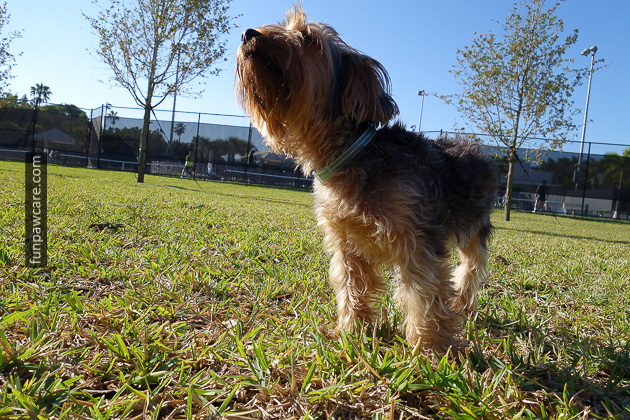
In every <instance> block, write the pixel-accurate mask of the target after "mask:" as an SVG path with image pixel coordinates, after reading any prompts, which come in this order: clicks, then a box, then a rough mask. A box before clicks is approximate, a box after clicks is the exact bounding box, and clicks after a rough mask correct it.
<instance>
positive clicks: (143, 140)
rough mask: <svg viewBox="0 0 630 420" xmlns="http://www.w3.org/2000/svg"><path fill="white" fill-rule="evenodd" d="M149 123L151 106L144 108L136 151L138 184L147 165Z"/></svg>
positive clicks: (142, 181) (142, 180)
mask: <svg viewBox="0 0 630 420" xmlns="http://www.w3.org/2000/svg"><path fill="white" fill-rule="evenodd" d="M150 122H151V104H150V102H147V104H146V105H145V106H144V121H143V123H142V132H141V133H140V148H139V149H138V182H139V183H144V173H145V170H146V165H147V146H148V144H149V123H150Z"/></svg>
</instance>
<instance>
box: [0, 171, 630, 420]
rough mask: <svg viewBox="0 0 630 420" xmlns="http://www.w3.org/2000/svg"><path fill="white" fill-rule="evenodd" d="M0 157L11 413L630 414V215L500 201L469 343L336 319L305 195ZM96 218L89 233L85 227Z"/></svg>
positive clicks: (4, 402) (1, 324)
mask: <svg viewBox="0 0 630 420" xmlns="http://www.w3.org/2000/svg"><path fill="white" fill-rule="evenodd" d="M145 181H146V183H145V184H138V183H136V179H135V175H134V174H131V173H121V172H108V171H100V170H90V169H82V168H67V167H59V166H49V167H48V187H49V188H48V231H49V234H48V235H49V237H48V267H47V268H45V269H37V270H35V269H27V268H25V266H24V256H23V255H24V252H23V241H24V240H23V236H24V165H23V164H20V163H15V162H0V418H9V419H18V418H19V419H22V418H33V419H35V418H37V419H39V418H41V419H47V418H55V419H58V418H61V419H123V418H124V419H145V418H147V419H149V418H156V419H158V418H159V419H193V418H195V419H223V418H225V419H293V418H298V419H302V418H304V419H310V418H319V419H391V420H394V419H396V420H398V419H436V418H445V419H512V418H520V419H600V418H612V419H630V355H629V350H630V344H629V343H628V337H630V224H628V223H623V222H613V221H598V220H577V219H570V218H558V219H556V218H554V217H553V216H551V215H544V214H528V213H513V215H512V221H511V222H504V221H503V220H502V215H501V214H500V213H496V214H495V215H494V217H493V223H494V224H495V226H496V232H495V235H494V238H493V240H492V242H491V244H490V258H491V261H490V279H489V281H488V283H487V284H486V285H485V287H484V289H483V291H482V292H481V295H480V300H479V312H478V313H477V314H476V315H475V316H474V317H472V318H471V319H470V320H469V321H468V324H467V325H466V326H465V333H466V339H467V340H468V345H467V347H466V350H465V351H464V352H462V353H460V354H458V355H456V356H449V355H447V356H446V357H444V358H442V359H441V360H439V361H437V362H435V361H434V362H433V363H432V362H431V361H430V360H428V359H427V358H424V357H417V355H415V354H413V349H412V348H410V347H408V345H407V344H406V343H405V341H404V338H403V337H402V336H401V329H400V324H401V322H402V319H401V315H400V313H399V312H398V310H397V308H396V307H395V305H394V304H393V302H392V300H391V299H390V298H389V297H388V298H385V299H383V301H382V303H381V307H382V317H381V319H380V321H379V322H378V323H376V324H375V325H369V326H368V325H366V326H365V329H364V331H363V332H362V333H360V334H356V335H343V336H342V337H341V338H339V339H338V340H336V339H329V338H326V334H325V331H326V330H328V329H331V328H333V327H334V325H335V318H336V310H335V302H334V297H333V294H332V290H331V288H330V286H329V285H328V284H327V281H326V276H327V275H326V272H327V266H328V256H327V255H326V254H325V253H324V252H323V250H322V247H321V234H320V233H319V232H318V230H317V227H316V224H315V219H314V215H313V211H312V197H311V195H310V193H309V192H304V191H292V190H283V189H272V188H264V187H256V186H245V185H238V184H228V183H220V182H205V181H199V184H197V183H195V182H194V181H192V180H190V179H179V178H165V177H153V176H147V177H146V179H145ZM94 224H97V225H100V226H96V227H90V225H94Z"/></svg>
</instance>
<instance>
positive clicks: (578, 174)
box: [575, 46, 597, 191]
mask: <svg viewBox="0 0 630 420" xmlns="http://www.w3.org/2000/svg"><path fill="white" fill-rule="evenodd" d="M596 52H597V47H596V46H592V47H590V48H585V49H584V51H582V52H581V53H580V54H581V55H583V56H585V57H588V56H589V55H590V56H591V69H590V70H589V73H588V89H587V90H586V107H585V108H584V123H583V124H582V141H581V142H580V156H579V157H578V166H577V171H576V174H575V190H576V191H577V190H578V188H579V185H580V177H581V176H582V154H583V153H584V137H585V136H586V122H587V120H588V102H589V100H590V98H591V79H592V77H593V64H594V63H595V53H596Z"/></svg>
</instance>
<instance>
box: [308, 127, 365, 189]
mask: <svg viewBox="0 0 630 420" xmlns="http://www.w3.org/2000/svg"><path fill="white" fill-rule="evenodd" d="M375 134H376V128H375V127H374V125H372V124H370V125H369V126H368V128H367V129H366V130H365V132H364V133H363V134H361V137H359V138H358V139H357V141H355V142H354V143H353V144H352V146H350V147H349V148H348V149H347V150H346V151H345V152H343V154H342V155H341V156H339V157H338V158H337V159H335V161H334V162H333V163H331V164H330V165H329V166H327V167H326V168H324V169H322V170H321V171H313V175H314V176H315V177H316V178H317V179H319V182H321V183H324V182H326V181H328V180H329V179H330V177H331V176H333V175H334V174H335V172H337V171H338V170H339V169H340V168H341V167H342V166H343V165H344V164H345V163H346V162H348V161H349V160H350V159H352V158H353V157H355V156H356V155H357V154H358V153H359V152H360V151H361V149H363V148H364V147H365V146H366V145H367V144H368V143H369V142H370V141H371V140H372V139H373V138H374V135H375Z"/></svg>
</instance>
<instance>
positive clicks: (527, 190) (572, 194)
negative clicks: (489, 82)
mask: <svg viewBox="0 0 630 420" xmlns="http://www.w3.org/2000/svg"><path fill="white" fill-rule="evenodd" d="M230 119H231V120H236V123H235V124H220V123H218V122H219V121H220V122H223V121H224V120H230ZM142 122H143V120H142V113H141V111H140V110H138V109H134V108H122V107H112V106H110V105H107V106H101V107H98V108H95V109H91V110H81V109H78V108H76V107H73V106H52V107H51V106H42V107H41V108H39V109H32V108H0V159H4V160H17V161H23V159H24V156H25V153H27V152H29V151H36V150H37V151H45V152H46V153H47V155H48V162H49V163H52V164H60V165H70V166H83V167H88V168H99V169H108V170H118V171H128V172H137V170H138V147H139V139H140V133H141V131H142ZM247 123H248V121H247V120H246V119H244V118H243V117H240V116H230V115H220V114H204V113H190V112H188V113H187V112H167V111H157V110H156V111H155V112H154V113H153V115H152V118H151V124H150V126H149V127H150V132H149V141H148V149H147V170H146V172H147V173H148V174H153V175H162V176H177V177H194V178H197V179H208V180H223V181H233V182H244V183H254V184H263V185H271V186H278V187H288V188H303V189H309V188H311V186H312V179H310V178H305V177H304V176H303V175H302V174H301V172H300V171H299V170H296V168H295V164H294V162H293V161H292V160H291V159H288V158H286V157H284V156H279V155H277V154H275V153H273V152H271V151H270V150H269V149H267V148H266V147H265V146H264V144H263V141H262V136H261V135H260V133H258V131H256V130H255V129H253V128H251V127H250V126H248V124H247ZM428 135H429V136H432V135H433V136H435V137H437V136H438V135H439V133H437V134H436V133H428ZM578 145H579V143H577V144H576V143H575V142H568V143H566V144H565V146H564V149H565V150H571V149H574V150H575V149H577V147H578ZM529 152H530V151H529V150H526V149H525V150H519V152H518V155H519V156H520V157H521V160H520V161H519V163H518V164H517V167H516V173H515V177H514V185H513V197H512V202H513V205H514V206H515V207H516V208H517V209H519V210H523V211H528V210H529V211H531V210H533V208H534V202H535V199H536V194H535V191H536V188H537V186H538V185H539V184H540V183H541V182H542V181H543V180H545V181H546V183H547V186H548V194H547V201H546V203H545V206H544V209H545V210H546V211H548V212H553V213H554V214H565V215H576V216H592V217H605V218H613V219H623V220H628V219H629V218H630V147H628V145H621V144H612V143H595V142H587V143H585V147H584V152H583V154H582V158H581V159H580V155H579V153H577V152H545V154H544V155H543V156H537V159H536V160H531V161H530V160H527V159H526V156H527V155H528V154H529ZM187 158H188V160H189V161H190V162H192V163H191V165H190V166H186V165H185V162H186V160H187ZM496 164H497V166H498V167H499V169H500V172H501V174H502V181H503V185H504V186H503V187H501V188H502V189H503V190H504V188H505V182H506V179H507V162H505V161H503V160H501V159H497V160H496ZM578 168H579V170H578ZM502 195H503V193H502V192H501V190H500V191H498V192H497V205H498V206H500V205H501V196H502Z"/></svg>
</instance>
